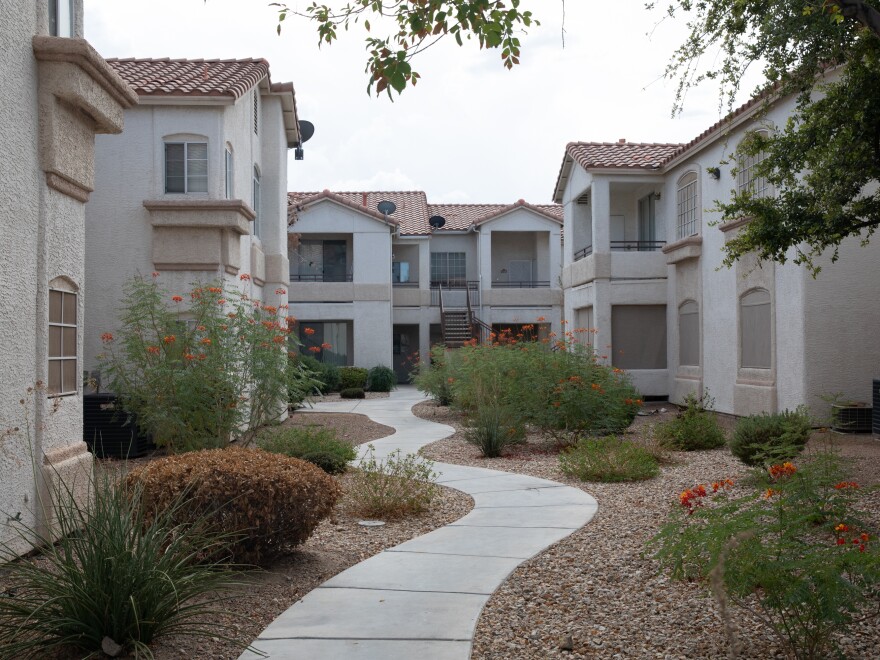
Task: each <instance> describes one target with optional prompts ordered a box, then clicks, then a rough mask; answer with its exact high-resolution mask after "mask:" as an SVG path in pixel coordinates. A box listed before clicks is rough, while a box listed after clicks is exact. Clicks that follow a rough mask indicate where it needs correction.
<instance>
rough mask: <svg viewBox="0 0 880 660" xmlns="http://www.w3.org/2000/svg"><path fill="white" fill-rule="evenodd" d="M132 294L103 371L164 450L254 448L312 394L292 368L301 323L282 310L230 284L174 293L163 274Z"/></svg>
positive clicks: (129, 290) (110, 339)
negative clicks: (243, 442)
mask: <svg viewBox="0 0 880 660" xmlns="http://www.w3.org/2000/svg"><path fill="white" fill-rule="evenodd" d="M242 277H243V278H247V277H248V276H247V275H243V276H242ZM124 291H125V297H124V299H123V301H122V303H121V311H120V327H119V330H118V332H117V336H116V337H114V336H113V334H112V333H110V332H105V333H104V334H103V335H102V336H101V339H102V341H103V342H104V353H103V354H102V355H101V356H100V357H101V359H102V363H101V371H102V372H103V373H104V374H105V375H106V380H107V385H108V389H109V390H110V391H113V392H115V393H116V394H117V395H118V396H119V397H120V401H121V403H122V405H123V407H124V408H125V409H126V410H128V411H129V412H131V413H133V414H135V415H136V416H137V419H138V425H139V426H140V427H141V428H142V429H143V430H144V431H145V432H147V433H149V434H150V435H151V436H152V438H153V440H154V441H155V442H156V444H157V445H159V446H161V447H167V448H169V449H170V450H171V451H191V450H196V449H203V448H206V447H222V446H225V445H226V444H227V443H228V442H229V441H230V440H231V439H232V438H233V437H235V436H244V437H245V438H246V439H248V438H249V437H251V436H252V434H253V433H254V432H255V431H256V429H257V428H259V427H260V426H262V425H263V424H266V423H267V422H271V421H273V420H277V419H278V418H280V417H281V415H282V414H283V413H284V412H286V410H287V402H288V401H289V400H290V399H291V398H293V399H297V398H300V397H301V396H304V395H305V391H302V392H300V391H299V390H300V389H304V388H306V387H307V386H308V383H307V379H305V378H304V372H303V371H302V369H300V368H299V366H298V363H297V362H296V361H295V360H291V359H289V358H290V353H289V352H288V351H289V345H290V344H291V343H292V342H295V341H296V338H295V337H294V336H293V335H291V329H292V320H291V319H290V318H289V317H285V316H283V315H282V312H281V310H279V309H278V308H276V307H273V306H271V305H262V304H260V303H259V302H257V301H252V300H248V299H247V298H246V297H245V296H244V295H243V294H242V293H241V291H239V290H238V289H237V288H235V287H231V286H229V285H227V284H226V283H222V282H221V283H215V284H213V285H200V284H196V285H195V286H194V288H193V289H191V290H190V291H183V292H179V293H177V292H172V291H168V290H166V289H164V288H163V287H161V286H160V285H159V284H158V273H156V274H155V275H154V277H153V278H151V279H150V280H147V279H144V278H140V277H138V278H135V279H133V280H131V281H129V282H128V283H126V285H125V288H124ZM172 294H174V295H172ZM180 294H183V295H180ZM184 314H185V315H186V316H184ZM184 319H187V320H184Z"/></svg>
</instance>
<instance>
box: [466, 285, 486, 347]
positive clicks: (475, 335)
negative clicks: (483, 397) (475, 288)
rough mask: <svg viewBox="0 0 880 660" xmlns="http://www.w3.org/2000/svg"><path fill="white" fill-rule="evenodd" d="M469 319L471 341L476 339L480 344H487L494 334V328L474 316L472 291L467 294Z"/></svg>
mask: <svg viewBox="0 0 880 660" xmlns="http://www.w3.org/2000/svg"><path fill="white" fill-rule="evenodd" d="M465 297H466V298H467V318H468V325H469V326H470V329H471V339H476V340H477V343H478V344H485V343H486V341H487V340H488V339H489V334H490V333H491V332H492V328H490V327H489V326H488V325H486V324H485V323H483V322H482V321H481V320H480V319H478V318H477V316H476V315H475V314H474V308H473V307H472V306H471V296H470V291H468V292H467V296H465Z"/></svg>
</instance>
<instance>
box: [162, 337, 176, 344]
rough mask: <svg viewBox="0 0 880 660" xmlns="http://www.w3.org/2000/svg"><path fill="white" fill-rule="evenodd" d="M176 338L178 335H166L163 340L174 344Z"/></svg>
mask: <svg viewBox="0 0 880 660" xmlns="http://www.w3.org/2000/svg"><path fill="white" fill-rule="evenodd" d="M176 339H177V337H175V336H174V335H165V337H163V338H162V341H164V342H165V343H166V344H173V343H174V341H175V340H176Z"/></svg>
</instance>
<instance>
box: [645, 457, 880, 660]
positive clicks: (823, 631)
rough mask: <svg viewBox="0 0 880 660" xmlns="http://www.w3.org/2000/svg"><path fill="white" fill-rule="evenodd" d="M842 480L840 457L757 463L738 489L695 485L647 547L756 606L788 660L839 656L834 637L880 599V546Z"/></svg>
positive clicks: (720, 593)
mask: <svg viewBox="0 0 880 660" xmlns="http://www.w3.org/2000/svg"><path fill="white" fill-rule="evenodd" d="M846 479H847V475H846V473H845V472H844V471H843V470H842V466H841V463H840V461H839V459H838V458H837V457H836V456H835V455H833V454H817V455H816V456H814V457H813V458H812V459H811V460H809V461H805V462H803V463H802V464H801V465H798V466H795V465H793V464H791V463H786V464H783V465H774V466H771V468H770V470H765V469H763V468H755V469H754V470H753V474H752V478H751V480H747V481H746V482H745V483H746V484H747V485H748V486H749V489H748V491H747V492H745V493H744V494H742V495H738V496H734V495H733V493H732V492H731V491H729V490H728V489H727V488H725V487H724V486H725V484H724V483H721V484H720V486H721V487H720V488H719V483H718V482H716V483H715V484H712V485H711V486H710V485H709V484H704V485H699V486H696V487H694V488H690V489H688V490H687V491H685V492H684V493H682V494H681V495H680V496H679V498H678V500H679V503H680V506H677V507H676V508H675V509H674V510H673V512H672V514H671V517H670V521H669V522H668V523H667V524H666V525H664V526H663V527H662V528H661V530H660V532H659V533H658V534H657V535H656V536H655V537H654V538H653V539H652V541H651V543H650V545H649V548H651V549H652V550H653V553H654V558H655V559H657V560H659V561H660V563H661V564H662V565H663V566H664V567H665V568H667V569H668V570H669V571H670V573H671V575H672V577H673V578H674V579H680V580H688V581H693V580H701V581H703V583H704V584H706V585H707V586H711V588H712V590H713V592H714V593H715V596H716V598H717V599H719V601H721V602H723V603H725V604H726V605H727V606H728V607H729V606H731V605H733V606H737V607H742V608H745V609H747V610H749V611H754V610H755V609H756V607H757V608H758V610H759V611H760V612H761V616H760V617H758V619H757V620H759V621H760V622H761V623H762V624H763V625H765V626H769V627H770V629H771V632H772V633H774V634H775V635H776V637H777V638H778V639H779V640H780V641H781V642H782V643H783V646H785V647H787V648H785V651H786V657H791V658H811V659H812V658H828V657H842V654H841V653H840V649H837V648H835V645H834V638H835V637H839V638H845V635H846V630H847V628H848V627H850V626H851V625H852V624H853V623H854V622H856V621H859V622H861V621H864V616H865V615H866V614H867V613H868V612H871V611H877V607H878V605H880V589H878V587H880V545H878V543H877V541H876V539H875V532H874V531H873V530H868V529H867V527H866V524H865V523H864V522H862V520H863V518H867V517H868V511H866V510H865V508H864V507H860V506H859V500H860V496H861V495H862V489H859V488H858V485H857V484H855V483H853V482H850V481H847V480H846ZM713 492H715V494H714V495H713ZM869 531H870V533H869ZM732 641H733V640H731V642H732Z"/></svg>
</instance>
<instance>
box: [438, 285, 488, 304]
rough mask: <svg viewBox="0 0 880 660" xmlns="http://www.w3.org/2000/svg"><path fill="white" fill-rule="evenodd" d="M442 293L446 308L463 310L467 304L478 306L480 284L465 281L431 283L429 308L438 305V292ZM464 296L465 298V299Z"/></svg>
mask: <svg viewBox="0 0 880 660" xmlns="http://www.w3.org/2000/svg"><path fill="white" fill-rule="evenodd" d="M441 290H442V291H443V298H444V303H445V305H446V306H447V307H453V308H455V307H458V308H465V307H467V306H468V304H470V305H473V306H474V307H479V306H480V283H479V282H475V281H467V280H444V281H440V282H437V281H434V282H431V306H432V307H437V306H439V305H440V291H441ZM465 296H466V297H465Z"/></svg>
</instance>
